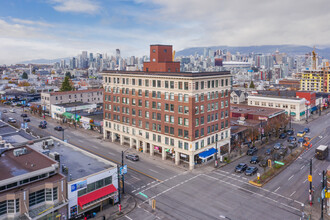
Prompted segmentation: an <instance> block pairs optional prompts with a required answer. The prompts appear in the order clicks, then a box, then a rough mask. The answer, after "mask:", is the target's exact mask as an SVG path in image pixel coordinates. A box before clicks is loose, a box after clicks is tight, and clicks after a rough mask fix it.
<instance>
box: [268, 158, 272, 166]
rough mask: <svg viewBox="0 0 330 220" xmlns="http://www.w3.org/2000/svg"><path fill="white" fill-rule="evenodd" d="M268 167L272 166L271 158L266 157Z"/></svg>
mask: <svg viewBox="0 0 330 220" xmlns="http://www.w3.org/2000/svg"><path fill="white" fill-rule="evenodd" d="M268 167H272V160H271V159H268Z"/></svg>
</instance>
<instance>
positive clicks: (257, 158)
mask: <svg viewBox="0 0 330 220" xmlns="http://www.w3.org/2000/svg"><path fill="white" fill-rule="evenodd" d="M259 161H260V159H259V157H258V156H253V157H251V160H250V163H252V164H257V163H259Z"/></svg>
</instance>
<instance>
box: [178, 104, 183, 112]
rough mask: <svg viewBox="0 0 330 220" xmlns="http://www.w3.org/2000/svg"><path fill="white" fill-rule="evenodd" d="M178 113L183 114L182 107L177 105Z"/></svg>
mask: <svg viewBox="0 0 330 220" xmlns="http://www.w3.org/2000/svg"><path fill="white" fill-rule="evenodd" d="M178 112H179V113H183V106H182V105H179V106H178Z"/></svg>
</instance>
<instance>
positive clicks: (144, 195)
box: [139, 192, 148, 198]
mask: <svg viewBox="0 0 330 220" xmlns="http://www.w3.org/2000/svg"><path fill="white" fill-rule="evenodd" d="M139 194H140V195H141V196H143V197H146V198H148V196H147V195H146V194H144V193H142V192H139Z"/></svg>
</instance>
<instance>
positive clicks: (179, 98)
mask: <svg viewBox="0 0 330 220" xmlns="http://www.w3.org/2000/svg"><path fill="white" fill-rule="evenodd" d="M182 97H183V96H182V94H181V93H179V94H178V100H179V102H182Z"/></svg>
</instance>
